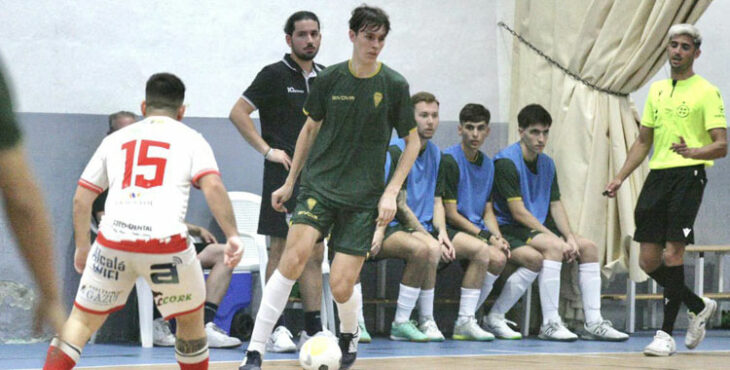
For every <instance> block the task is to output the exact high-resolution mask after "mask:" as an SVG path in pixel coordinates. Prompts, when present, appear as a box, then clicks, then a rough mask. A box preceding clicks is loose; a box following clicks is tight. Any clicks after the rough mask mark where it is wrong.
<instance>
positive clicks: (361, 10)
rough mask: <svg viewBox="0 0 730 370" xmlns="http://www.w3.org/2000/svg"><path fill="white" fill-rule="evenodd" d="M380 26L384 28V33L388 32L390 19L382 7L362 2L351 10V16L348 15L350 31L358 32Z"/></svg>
mask: <svg viewBox="0 0 730 370" xmlns="http://www.w3.org/2000/svg"><path fill="white" fill-rule="evenodd" d="M380 27H384V28H385V34H386V35H387V34H388V32H390V20H389V19H388V14H386V13H385V12H384V11H383V9H380V8H378V7H374V6H368V5H367V4H362V5H360V6H358V7H357V8H355V10H353V11H352V17H350V30H352V32H355V33H359V32H360V31H364V30H366V29H369V30H372V31H375V30H378V29H380Z"/></svg>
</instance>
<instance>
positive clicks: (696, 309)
mask: <svg viewBox="0 0 730 370" xmlns="http://www.w3.org/2000/svg"><path fill="white" fill-rule="evenodd" d="M667 270H668V271H669V275H670V276H672V279H674V280H673V282H672V284H676V285H677V286H679V287H681V290H680V291H679V298H680V299H681V300H682V302H684V304H685V305H687V308H689V310H690V311H691V312H693V313H695V314H698V313H700V311H702V310H704V309H705V302H703V301H702V298H700V297H698V296H697V294H694V292H692V290H690V289H689V288H688V287H687V285H685V284H684V265H679V266H671V267H667Z"/></svg>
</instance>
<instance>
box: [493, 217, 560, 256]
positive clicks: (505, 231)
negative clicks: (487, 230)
mask: <svg viewBox="0 0 730 370" xmlns="http://www.w3.org/2000/svg"><path fill="white" fill-rule="evenodd" d="M545 227H547V228H548V230H550V231H552V232H553V233H554V234H555V235H557V236H558V237H560V238H562V237H563V234H561V233H560V231H558V227H557V226H556V225H555V222H554V221H552V219H548V220H547V221H546V222H545ZM499 230H500V231H502V236H504V238H505V239H507V242H509V246H510V249H515V248H519V247H521V246H523V245H527V244H529V243H530V240H532V238H534V237H536V236H537V235H538V234H542V232H540V231H539V230H535V229H530V228H528V227H526V226H522V225H519V224H509V225H499Z"/></svg>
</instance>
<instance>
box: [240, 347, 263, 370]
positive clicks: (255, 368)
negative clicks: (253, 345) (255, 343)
mask: <svg viewBox="0 0 730 370" xmlns="http://www.w3.org/2000/svg"><path fill="white" fill-rule="evenodd" d="M238 370H261V354H260V353H259V352H258V351H246V358H244V359H243V362H241V366H239V367H238Z"/></svg>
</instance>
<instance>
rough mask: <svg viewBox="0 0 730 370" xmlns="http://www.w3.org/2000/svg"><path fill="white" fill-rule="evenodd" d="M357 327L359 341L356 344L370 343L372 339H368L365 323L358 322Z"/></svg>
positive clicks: (368, 334)
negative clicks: (358, 328) (358, 329)
mask: <svg viewBox="0 0 730 370" xmlns="http://www.w3.org/2000/svg"><path fill="white" fill-rule="evenodd" d="M357 325H358V326H359V327H360V340H358V341H357V342H358V343H370V342H372V340H373V338H371V337H370V333H368V329H367V328H365V322H362V321H358V322H357Z"/></svg>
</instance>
